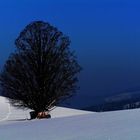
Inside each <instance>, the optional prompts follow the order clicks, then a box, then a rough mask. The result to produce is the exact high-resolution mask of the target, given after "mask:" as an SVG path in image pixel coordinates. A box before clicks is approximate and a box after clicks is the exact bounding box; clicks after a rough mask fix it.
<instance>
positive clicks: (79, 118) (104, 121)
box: [0, 101, 140, 140]
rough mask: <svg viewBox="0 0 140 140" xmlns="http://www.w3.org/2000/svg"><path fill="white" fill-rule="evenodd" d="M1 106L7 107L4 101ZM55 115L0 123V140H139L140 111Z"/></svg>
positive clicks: (64, 110)
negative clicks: (48, 117)
mask: <svg viewBox="0 0 140 140" xmlns="http://www.w3.org/2000/svg"><path fill="white" fill-rule="evenodd" d="M1 102H2V101H1ZM2 106H3V107H4V108H6V107H5V105H4V101H3V105H2ZM0 109H1V105H0ZM1 110H2V109H1ZM3 110H5V109H3ZM7 110H8V107H7ZM59 110H61V112H60V111H59ZM15 112H16V110H15ZM17 112H18V111H17ZM68 112H69V114H68ZM78 112H79V113H78ZM12 113H13V112H12V110H11V112H10V114H12ZM20 113H23V111H21V112H20ZM20 113H19V112H18V113H17V114H18V115H19V116H20V115H21V114H20ZM26 113H27V112H26ZM26 113H25V112H24V113H23V114H26ZM61 113H62V114H65V115H62V114H61ZM58 114H59V115H58ZM60 114H61V115H60ZM18 115H17V116H18ZM57 115H58V116H57ZM17 116H16V117H17ZM21 116H22V115H21ZM52 116H54V117H53V118H52V119H42V120H32V121H28V120H22V119H19V120H18V119H17V120H16V117H15V116H14V117H15V118H14V117H13V118H12V119H9V118H7V119H6V120H3V121H1V122H0V140H140V109H134V110H125V111H114V112H105V113H91V112H85V111H80V110H74V109H66V108H56V110H54V115H53V114H52ZM9 117H10V115H9ZM22 117H23V116H22ZM25 118H26V115H25ZM14 119H15V120H14Z"/></svg>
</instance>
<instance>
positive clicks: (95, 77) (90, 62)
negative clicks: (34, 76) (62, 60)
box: [0, 0, 140, 106]
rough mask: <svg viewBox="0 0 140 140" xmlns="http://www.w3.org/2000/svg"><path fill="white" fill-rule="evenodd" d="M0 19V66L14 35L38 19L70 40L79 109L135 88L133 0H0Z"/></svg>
mask: <svg viewBox="0 0 140 140" xmlns="http://www.w3.org/2000/svg"><path fill="white" fill-rule="evenodd" d="M0 18H1V19H0V67H2V65H3V63H4V61H5V60H6V59H7V57H8V56H9V54H10V53H11V52H12V51H13V50H14V40H15V39H16V38H17V36H18V34H19V33H20V31H21V30H22V29H23V28H24V27H25V26H26V25H27V24H29V23H30V22H32V21H35V20H43V21H47V22H49V23H50V24H52V25H54V26H56V27H57V28H58V29H59V30H61V31H62V32H63V33H64V34H66V35H68V36H69V37H70V39H71V42H72V43H71V48H72V49H74V50H75V51H76V53H77V56H78V60H79V63H80V64H81V66H82V67H83V71H82V72H81V74H80V79H79V80H80V82H79V85H80V90H79V91H78V93H77V99H79V98H81V100H82V99H83V101H84V102H81V103H79V105H81V106H82V105H88V104H93V103H94V102H95V101H96V100H97V99H101V97H103V96H108V95H112V94H116V93H119V92H120V91H123V90H125V89H128V88H130V87H135V86H140V1H139V0H59V1H58V0H20V1H19V0H1V1H0ZM75 102H76V100H75Z"/></svg>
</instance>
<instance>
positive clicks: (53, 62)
mask: <svg viewBox="0 0 140 140" xmlns="http://www.w3.org/2000/svg"><path fill="white" fill-rule="evenodd" d="M15 45H16V51H15V52H14V53H12V54H11V55H10V57H9V58H8V60H7V61H6V63H5V65H4V68H3V70H2V72H1V74H0V85H1V90H2V94H3V96H6V97H8V98H9V100H10V103H11V104H12V105H13V106H16V107H22V108H30V109H33V110H35V111H36V112H39V111H45V110H49V109H51V108H52V107H53V106H55V105H57V104H59V103H60V102H61V101H62V100H64V99H66V98H68V97H70V96H72V95H73V93H75V92H76V90H77V89H78V88H77V81H78V75H77V74H78V73H79V72H80V70H81V67H80V65H79V64H78V62H77V58H76V56H75V53H74V51H71V50H70V47H69V46H70V40H69V38H68V37H67V36H65V35H64V34H63V33H62V32H60V31H59V30H58V29H57V28H56V27H53V26H51V25H50V24H49V23H46V22H43V21H35V22H32V23H31V24H29V25H27V26H26V27H25V29H24V30H23V31H22V32H21V33H20V35H19V37H18V38H17V39H16V41H15Z"/></svg>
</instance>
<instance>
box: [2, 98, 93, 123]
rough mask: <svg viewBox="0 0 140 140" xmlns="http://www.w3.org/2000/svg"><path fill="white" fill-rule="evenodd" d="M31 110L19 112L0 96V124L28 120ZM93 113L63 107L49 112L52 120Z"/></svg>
mask: <svg viewBox="0 0 140 140" xmlns="http://www.w3.org/2000/svg"><path fill="white" fill-rule="evenodd" d="M30 111H31V110H21V109H17V108H15V107H12V106H10V104H9V102H8V100H7V99H6V98H4V97H1V96H0V122H3V121H7V120H26V119H29V118H30V115H29V112H30ZM91 113H93V112H89V111H83V110H77V109H70V108H65V107H56V108H55V109H54V110H52V111H51V112H50V114H51V117H52V118H59V117H67V116H75V115H82V114H91Z"/></svg>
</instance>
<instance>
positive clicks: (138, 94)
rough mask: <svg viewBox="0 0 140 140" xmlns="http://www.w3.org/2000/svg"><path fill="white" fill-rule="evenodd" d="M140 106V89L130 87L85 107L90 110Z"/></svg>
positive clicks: (110, 109)
mask: <svg viewBox="0 0 140 140" xmlns="http://www.w3.org/2000/svg"><path fill="white" fill-rule="evenodd" d="M132 108H140V89H138V88H137V89H131V90H130V89H128V90H126V91H124V92H121V93H119V94H117V95H114V96H110V97H107V98H105V99H104V102H103V103H102V104H98V105H96V106H89V107H86V108H83V109H84V110H88V111H97V112H102V111H114V110H123V109H132Z"/></svg>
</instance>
